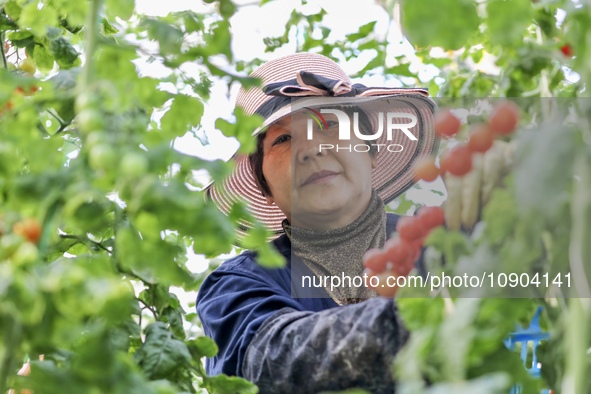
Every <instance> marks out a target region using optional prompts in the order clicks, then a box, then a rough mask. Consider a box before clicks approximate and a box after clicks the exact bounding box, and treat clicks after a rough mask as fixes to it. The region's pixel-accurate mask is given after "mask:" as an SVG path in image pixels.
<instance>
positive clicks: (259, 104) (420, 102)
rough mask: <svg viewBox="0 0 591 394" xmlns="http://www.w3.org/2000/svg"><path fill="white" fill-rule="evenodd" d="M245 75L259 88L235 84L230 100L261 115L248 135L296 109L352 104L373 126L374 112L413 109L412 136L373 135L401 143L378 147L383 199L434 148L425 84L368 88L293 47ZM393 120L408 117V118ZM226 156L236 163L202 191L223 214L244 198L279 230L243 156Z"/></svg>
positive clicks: (406, 182)
mask: <svg viewBox="0 0 591 394" xmlns="http://www.w3.org/2000/svg"><path fill="white" fill-rule="evenodd" d="M251 77H255V78H259V79H260V80H262V84H261V87H262V88H261V87H254V88H249V89H244V88H241V89H240V91H239V92H238V96H237V99H236V106H237V107H241V108H242V109H243V110H244V112H245V113H246V114H248V115H253V114H259V115H261V116H263V117H264V118H265V121H264V123H263V125H262V127H260V128H258V129H257V130H253V138H256V135H258V134H259V133H260V132H263V131H264V130H265V129H266V128H267V127H268V126H269V125H271V124H272V123H274V122H276V121H278V120H279V119H281V118H283V117H285V116H287V115H289V114H290V113H293V112H296V111H298V110H302V109H313V108H321V107H323V106H324V107H326V106H334V105H339V106H340V105H349V106H355V108H359V109H360V110H363V111H364V112H365V113H366V114H368V117H369V118H370V121H371V122H372V123H373V124H374V125H376V127H377V124H378V116H380V115H381V114H380V113H382V114H383V113H387V112H397V113H401V112H404V113H409V114H414V115H415V116H416V118H417V123H416V125H415V126H413V127H409V128H408V130H409V131H410V132H411V133H412V134H413V135H414V136H415V137H416V138H417V140H416V141H410V140H409V139H408V137H407V136H405V135H404V134H403V133H402V132H394V133H392V140H390V141H388V140H387V139H386V138H387V133H386V132H385V130H384V132H383V133H382V135H381V137H380V138H379V139H378V140H377V141H375V143H376V144H384V146H386V145H390V144H404V150H403V151H402V152H397V153H392V152H389V151H388V150H387V149H386V148H384V149H380V150H379V152H378V153H377V155H376V161H377V166H376V168H375V169H374V170H373V173H372V186H373V188H374V189H375V190H376V191H377V192H378V194H379V196H380V197H381V198H382V200H383V201H384V202H385V203H386V204H387V203H388V202H390V201H392V200H393V199H394V198H396V197H398V196H400V195H401V194H402V193H404V192H405V191H406V190H407V189H409V188H410V187H411V186H413V184H414V183H415V181H414V175H413V171H412V168H413V165H414V163H415V162H416V161H417V160H420V159H421V158H423V157H426V156H429V155H432V154H434V152H435V151H436V150H437V147H438V144H439V140H438V139H437V138H436V136H435V133H434V129H433V123H434V121H433V113H434V109H435V104H434V103H433V102H432V101H431V100H430V99H429V98H428V93H427V90H426V89H419V88H385V87H382V88H368V87H366V86H364V85H361V84H352V82H351V80H350V79H349V77H348V76H347V74H345V72H344V71H343V70H342V69H341V68H340V67H339V66H338V65H337V64H336V63H335V62H334V61H332V60H331V59H329V58H327V57H325V56H322V55H318V54H313V53H296V54H293V55H289V56H285V57H282V58H279V59H276V60H272V61H269V62H268V63H265V64H264V65H262V66H261V67H259V68H258V69H256V70H255V71H254V72H253V73H252V74H251ZM397 123H408V118H402V119H401V120H400V121H399V122H397ZM384 127H386V126H384ZM232 160H233V161H234V162H235V163H236V167H235V169H234V171H233V172H232V174H231V175H230V176H229V177H228V178H227V179H226V180H225V181H223V182H218V183H215V182H214V183H212V184H210V185H209V186H208V187H207V189H206V192H207V195H208V197H209V198H210V199H212V200H213V201H214V202H215V203H216V205H217V206H218V207H219V209H220V210H221V211H222V212H223V213H225V214H226V215H227V214H229V212H230V210H231V208H232V206H233V205H234V204H235V203H236V202H238V201H240V200H242V201H244V202H246V205H247V208H248V210H249V212H250V213H251V214H252V215H253V217H254V218H255V219H257V220H258V221H260V222H261V223H263V224H264V225H265V226H266V227H267V228H268V229H269V230H270V231H271V232H272V234H273V238H276V237H277V236H279V235H281V234H282V233H283V228H282V226H281V222H282V221H283V220H284V219H285V215H284V214H283V212H281V211H280V210H279V208H277V206H275V205H270V204H268V203H267V200H266V198H265V197H264V196H263V194H262V193H261V190H260V189H259V187H258V185H257V182H256V180H255V177H254V174H253V170H252V168H251V165H250V161H249V158H248V156H245V155H235V156H234V157H233V159H232ZM252 227H253V224H252V223H248V222H242V223H239V229H238V231H239V238H240V237H241V236H243V235H244V234H245V233H246V232H247V231H248V230H249V229H250V228H252Z"/></svg>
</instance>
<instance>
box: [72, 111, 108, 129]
mask: <svg viewBox="0 0 591 394" xmlns="http://www.w3.org/2000/svg"><path fill="white" fill-rule="evenodd" d="M77 118H78V125H79V126H80V129H81V130H82V131H83V132H84V133H89V132H91V131H96V130H102V129H103V128H104V126H105V121H104V119H103V116H102V114H101V113H100V111H97V110H94V109H85V110H83V111H81V112H80V113H79V114H78V117H77Z"/></svg>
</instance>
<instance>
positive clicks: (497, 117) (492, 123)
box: [488, 101, 520, 135]
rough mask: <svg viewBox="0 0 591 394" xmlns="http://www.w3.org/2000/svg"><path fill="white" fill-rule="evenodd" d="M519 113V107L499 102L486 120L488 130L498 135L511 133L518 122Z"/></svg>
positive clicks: (509, 102)
mask: <svg viewBox="0 0 591 394" xmlns="http://www.w3.org/2000/svg"><path fill="white" fill-rule="evenodd" d="M519 112H520V111H519V107H518V106H517V104H515V103H514V102H512V101H502V102H500V103H499V104H497V105H496V106H495V108H494V110H493V112H492V114H491V115H490V118H489V120H488V125H489V127H490V130H491V131H492V132H493V133H495V134H500V135H508V134H511V133H513V132H514V131H515V128H516V127H517V123H518V122H519Z"/></svg>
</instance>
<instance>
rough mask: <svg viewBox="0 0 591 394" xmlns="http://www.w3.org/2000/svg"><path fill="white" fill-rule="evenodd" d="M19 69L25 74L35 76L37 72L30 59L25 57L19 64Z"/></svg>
mask: <svg viewBox="0 0 591 394" xmlns="http://www.w3.org/2000/svg"><path fill="white" fill-rule="evenodd" d="M20 69H21V70H23V71H24V72H25V73H27V74H31V75H33V74H35V72H36V71H37V67H36V66H35V62H33V60H32V59H31V58H30V57H27V58H26V59H25V60H23V61H22V62H21V65H20Z"/></svg>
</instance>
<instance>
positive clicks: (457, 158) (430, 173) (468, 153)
mask: <svg viewBox="0 0 591 394" xmlns="http://www.w3.org/2000/svg"><path fill="white" fill-rule="evenodd" d="M518 121H519V107H517V105H516V104H515V103H513V102H512V101H503V102H500V103H499V104H497V105H496V106H495V108H494V110H493V112H492V114H491V116H490V118H489V120H488V123H486V124H477V125H474V126H472V129H471V132H470V137H469V139H468V141H467V142H466V143H462V144H458V145H456V146H454V147H453V148H452V149H450V150H449V151H448V152H446V153H445V154H444V155H443V156H442V157H441V162H440V163H441V165H440V167H437V164H435V158H434V157H429V158H426V159H423V160H421V161H419V162H418V163H417V164H416V165H415V167H414V170H415V180H416V181H419V180H424V181H426V182H432V181H434V180H435V179H437V177H438V176H439V175H444V174H445V173H450V174H451V175H455V176H464V175H466V174H467V173H469V172H470V171H471V170H472V156H473V155H474V154H476V153H485V152H486V151H487V150H489V149H490V148H491V147H492V145H493V142H494V139H495V138H496V137H497V136H505V135H509V134H511V133H513V131H515V128H516V127H517V123H518ZM460 128H461V123H460V120H459V119H458V118H457V117H456V116H455V115H454V114H453V113H452V112H451V111H449V110H442V111H440V112H439V113H437V115H436V116H435V133H436V134H437V135H439V136H440V137H444V138H449V137H453V136H454V135H456V134H457V133H458V132H459V131H460Z"/></svg>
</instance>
